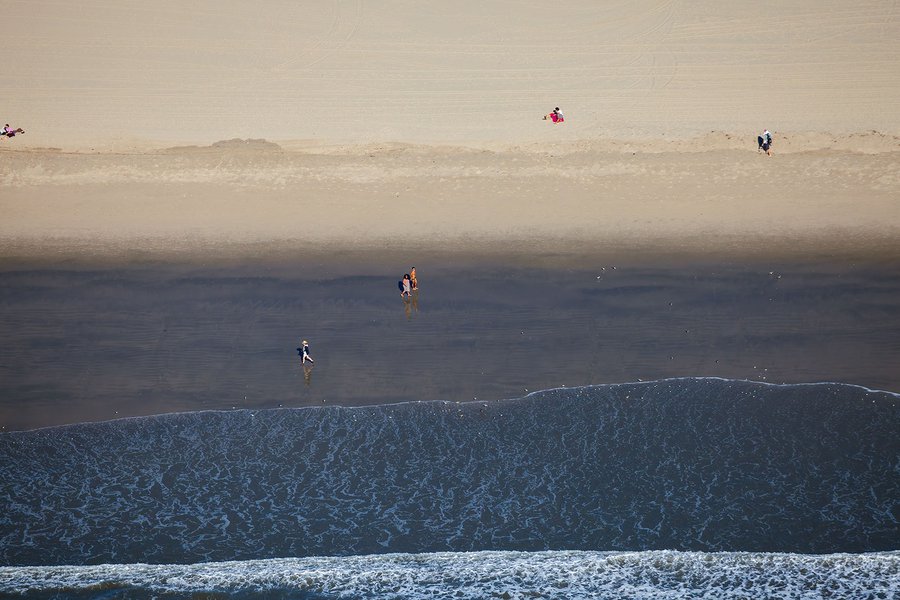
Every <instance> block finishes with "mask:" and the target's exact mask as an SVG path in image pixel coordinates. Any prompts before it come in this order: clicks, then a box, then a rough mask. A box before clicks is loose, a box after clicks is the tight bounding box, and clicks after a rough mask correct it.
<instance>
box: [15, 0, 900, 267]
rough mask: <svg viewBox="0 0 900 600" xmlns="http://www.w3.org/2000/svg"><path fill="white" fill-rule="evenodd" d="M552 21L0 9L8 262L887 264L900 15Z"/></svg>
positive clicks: (756, 6)
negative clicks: (769, 147)
mask: <svg viewBox="0 0 900 600" xmlns="http://www.w3.org/2000/svg"><path fill="white" fill-rule="evenodd" d="M551 6H552V5H548V4H547V3H545V2H528V1H519V0H517V1H515V2H512V1H492V2H491V1H489V2H481V1H479V2H474V1H472V2H469V1H460V2H445V3H418V2H403V1H399V0H385V1H381V2H366V1H364V0H334V1H332V2H327V3H304V2H287V1H283V2H282V1H272V2H266V3H264V4H263V5H260V4H259V3H251V2H235V1H230V2H225V3H223V2H192V3H189V4H186V3H184V2H175V1H167V0H156V1H154V2H152V3H148V2H137V1H129V2H117V3H109V2H106V1H100V0H86V1H85V2H79V3H60V2H56V1H47V0H33V1H29V2H6V3H4V6H3V12H4V20H5V22H7V23H14V24H15V26H12V27H7V28H6V30H5V31H4V35H3V36H2V37H0V54H2V56H4V58H5V60H4V76H5V80H6V83H7V85H6V86H5V93H4V99H3V103H2V104H3V106H2V112H3V118H4V119H5V120H8V121H10V122H11V123H12V124H13V125H14V126H22V127H24V128H25V129H26V131H27V133H26V134H25V135H21V136H18V137H16V138H14V139H5V138H4V139H2V140H0V215H2V219H0V256H2V257H4V258H6V259H11V258H16V257H23V256H32V257H33V256H41V255H43V256H49V257H56V256H58V255H59V253H76V254H78V253H80V254H91V255H107V256H108V255H116V256H123V255H124V256H134V255H142V256H143V255H146V254H147V253H150V254H151V255H155V254H161V255H165V254H167V253H172V252H176V253H181V252H184V251H192V252H193V251H197V250H202V249H208V250H211V252H212V253H214V254H221V253H223V252H226V253H228V252H231V251H233V252H238V253H243V254H244V255H247V254H254V253H258V252H260V251H261V249H266V251H271V250H272V248H273V247H276V246H278V247H281V248H291V249H306V250H309V249H311V248H314V249H320V250H321V249H323V248H327V249H335V248H360V247H372V246H377V247H384V246H385V245H387V246H389V247H396V248H404V247H409V246H410V245H412V246H416V247H436V246H439V247H441V248H445V249H447V250H463V249H465V250H478V251H493V252H501V251H510V252H522V251H526V250H531V251H535V250H542V251H547V252H563V253H576V252H581V251H585V250H588V249H593V250H601V251H608V250H611V249H622V248H626V249H628V250H629V251H640V250H642V249H643V250H652V249H656V251H659V250H660V249H662V250H664V251H665V252H676V253H677V252H679V251H687V252H700V253H710V252H716V253H720V252H732V253H736V254H738V255H753V254H754V253H759V252H765V251H773V250H776V251H778V252H784V251H788V250H789V251H792V252H793V251H801V252H823V251H824V252H828V251H838V252H844V251H859V252H864V253H868V254H872V253H875V254H877V255H882V256H884V255H885V254H888V255H892V256H894V257H896V256H897V248H896V247H895V242H896V240H897V239H898V236H897V234H898V228H900V206H898V197H900V194H898V190H900V139H898V137H897V136H900V10H898V9H897V7H896V3H894V2H885V1H863V2H857V3H853V5H852V6H850V5H848V4H847V3H844V2H822V1H819V0H817V1H815V2H813V1H800V2H790V3H785V2H753V3H749V4H728V5H722V4H721V3H719V2H689V3H688V2H677V1H673V0H670V1H635V0H628V1H627V2H626V1H622V2H594V1H576V2H568V3H566V4H565V5H564V6H559V7H554V10H549V8H550V7H551ZM556 105H558V106H561V107H562V108H563V110H564V112H565V113H566V116H567V121H566V123H565V124H563V125H557V126H554V125H552V124H551V123H550V122H548V121H542V120H541V119H540V116H541V114H543V113H545V112H547V111H548V110H549V109H550V108H552V107H553V106H556ZM766 127H767V128H769V129H770V130H772V131H773V132H774V133H775V138H776V142H775V147H774V149H775V156H773V157H766V156H764V155H760V154H758V153H757V152H756V135H757V134H758V133H759V132H760V131H761V130H762V129H763V128H766ZM235 139H236V140H239V141H231V142H228V141H226V142H224V143H216V142H217V141H219V140H235ZM248 140H256V141H248ZM263 140H271V141H270V142H266V141H263Z"/></svg>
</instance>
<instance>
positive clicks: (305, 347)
mask: <svg viewBox="0 0 900 600" xmlns="http://www.w3.org/2000/svg"><path fill="white" fill-rule="evenodd" d="M297 352H299V353H300V364H304V365H305V364H306V361H309V362H311V363H313V364H315V363H316V361H314V360H313V357H312V356H310V355H309V342H307V341H306V340H303V343H302V344H301V345H300V347H299V348H297Z"/></svg>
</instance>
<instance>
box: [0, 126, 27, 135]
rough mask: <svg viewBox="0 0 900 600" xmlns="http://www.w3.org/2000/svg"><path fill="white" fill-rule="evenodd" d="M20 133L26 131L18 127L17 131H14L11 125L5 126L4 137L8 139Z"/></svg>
mask: <svg viewBox="0 0 900 600" xmlns="http://www.w3.org/2000/svg"><path fill="white" fill-rule="evenodd" d="M18 133H25V130H24V129H22V128H21V127H16V128H15V129H13V128H12V127H10V126H9V123H7V124H6V125H4V126H3V135H5V136H6V137H16V134H18Z"/></svg>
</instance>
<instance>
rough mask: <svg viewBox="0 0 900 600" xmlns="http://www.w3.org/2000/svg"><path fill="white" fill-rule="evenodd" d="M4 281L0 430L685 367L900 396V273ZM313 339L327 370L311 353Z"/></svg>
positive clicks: (107, 270)
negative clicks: (311, 361) (410, 282)
mask: <svg viewBox="0 0 900 600" xmlns="http://www.w3.org/2000/svg"><path fill="white" fill-rule="evenodd" d="M417 266H418V267H419V269H418V271H419V279H420V282H421V291H420V293H419V295H418V296H417V297H416V298H415V299H414V300H413V301H411V302H403V301H402V300H401V299H400V297H399V292H398V290H397V280H398V279H399V278H400V276H401V274H402V273H403V272H404V271H405V270H406V265H398V266H397V267H396V269H394V268H390V269H389V268H384V267H379V268H375V269H373V268H370V267H365V268H363V267H360V268H359V269H358V271H359V272H358V273H354V268H353V266H352V265H350V266H348V265H342V266H341V270H340V271H335V270H334V269H331V268H328V267H325V266H319V267H310V266H299V267H296V268H288V267H284V266H280V267H276V266H268V267H266V266H258V265H257V266H254V267H246V266H243V267H234V268H221V267H219V268H200V267H187V266H183V265H182V266H142V267H132V268H121V267H119V268H113V267H104V268H95V269H86V268H74V267H73V268H65V269H47V268H24V267H19V268H17V267H15V266H10V265H9V264H7V265H5V266H4V267H3V270H2V271H0V427H2V430H5V431H10V430H17V429H29V428H35V427H41V426H47V425H55V424H63V423H75V422H82V421H91V420H105V419H111V418H116V417H123V416H132V415H149V414H158V413H167V412H174V411H189V410H202V409H231V408H270V407H279V406H284V407H295V406H306V405H319V406H321V405H322V404H323V403H325V404H326V405H328V404H341V405H364V404H382V403H392V402H399V401H407V400H431V399H436V400H453V401H458V400H459V401H465V400H473V399H475V398H477V399H478V400H488V399H499V398H512V397H518V396H521V395H522V394H523V393H525V392H526V391H534V390H539V389H549V388H556V387H561V386H569V387H572V386H581V385H587V384H596V383H610V382H629V381H638V380H645V381H646V380H651V379H661V378H666V377H682V376H721V377H727V378H737V379H755V380H761V381H768V382H774V383H781V382H815V381H836V382H845V383H853V384H859V385H863V386H867V387H871V388H877V389H886V390H893V391H896V390H900V369H898V367H897V365H898V364H900V362H898V356H900V263H897V264H894V265H891V266H887V267H885V266H884V265H881V266H877V267H876V266H873V265H861V264H857V265H852V264H848V265H843V266H834V265H802V266H786V265H765V266H748V265H693V266H678V267H674V266H673V267H668V266H667V267H647V266H641V267H624V266H619V267H618V268H616V269H613V267H612V266H611V265H603V264H600V263H597V264H584V265H582V266H581V267H580V268H579V269H550V268H525V267H515V268H512V267H497V266H484V267H482V268H475V267H472V266H470V265H466V266H454V265H449V264H440V265H436V264H422V265H417ZM303 338H305V339H308V340H309V341H310V344H311V348H312V355H313V357H314V358H315V359H316V364H315V367H313V368H306V369H304V368H303V367H301V365H300V362H299V359H298V357H297V353H296V350H295V348H296V347H297V346H298V345H299V342H300V340H301V339H303Z"/></svg>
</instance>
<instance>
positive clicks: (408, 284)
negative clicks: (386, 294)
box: [400, 273, 412, 298]
mask: <svg viewBox="0 0 900 600" xmlns="http://www.w3.org/2000/svg"><path fill="white" fill-rule="evenodd" d="M411 291H412V280H411V279H410V278H409V273H407V274H406V275H404V276H403V279H402V280H401V281H400V297H401V298H409V297H410V295H411V294H410V292H411Z"/></svg>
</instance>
